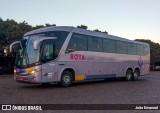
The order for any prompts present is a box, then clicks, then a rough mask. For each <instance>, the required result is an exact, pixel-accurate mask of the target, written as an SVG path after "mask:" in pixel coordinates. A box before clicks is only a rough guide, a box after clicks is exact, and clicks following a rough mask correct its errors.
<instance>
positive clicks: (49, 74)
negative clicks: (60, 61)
mask: <svg viewBox="0 0 160 113" xmlns="http://www.w3.org/2000/svg"><path fill="white" fill-rule="evenodd" d="M54 71H55V64H54V63H53V62H52V63H45V64H42V83H49V82H54Z"/></svg>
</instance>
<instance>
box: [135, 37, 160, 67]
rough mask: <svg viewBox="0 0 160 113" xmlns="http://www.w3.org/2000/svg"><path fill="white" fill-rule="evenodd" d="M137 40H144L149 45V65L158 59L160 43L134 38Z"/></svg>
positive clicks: (159, 58) (159, 56) (159, 57)
mask: <svg viewBox="0 0 160 113" xmlns="http://www.w3.org/2000/svg"><path fill="white" fill-rule="evenodd" d="M136 41H139V42H145V43H148V44H149V45H150V58H151V61H150V62H151V65H153V64H154V63H155V62H159V61H160V44H159V43H155V42H152V41H151V40H144V39H136Z"/></svg>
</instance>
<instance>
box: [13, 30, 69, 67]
mask: <svg viewBox="0 0 160 113" xmlns="http://www.w3.org/2000/svg"><path fill="white" fill-rule="evenodd" d="M68 34H69V32H65V31H49V32H45V33H39V34H33V35H28V36H25V37H24V39H23V40H22V41H21V42H20V44H19V46H18V49H17V54H16V62H15V63H16V66H18V67H27V66H29V65H33V64H35V63H38V62H39V61H40V56H41V55H40V53H41V52H40V51H41V50H40V47H39V49H34V46H33V45H34V42H35V40H37V39H39V38H42V37H56V38H57V39H56V40H55V42H54V46H52V47H54V48H51V46H50V45H45V48H44V49H46V48H47V49H48V48H50V49H48V50H50V51H51V50H54V51H55V53H54V56H53V58H54V59H55V58H56V57H57V56H58V54H59V52H60V49H61V47H62V45H63V43H64V41H65V39H66V38H67V36H68ZM40 45H41V44H40ZM42 51H43V50H42ZM42 59H43V58H42ZM54 59H52V60H54Z"/></svg>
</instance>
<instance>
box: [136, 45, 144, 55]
mask: <svg viewBox="0 0 160 113" xmlns="http://www.w3.org/2000/svg"><path fill="white" fill-rule="evenodd" d="M137 54H138V55H143V45H140V44H137Z"/></svg>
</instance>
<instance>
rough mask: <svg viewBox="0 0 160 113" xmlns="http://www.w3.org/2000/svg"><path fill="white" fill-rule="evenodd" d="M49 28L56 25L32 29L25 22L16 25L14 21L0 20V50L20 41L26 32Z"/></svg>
mask: <svg viewBox="0 0 160 113" xmlns="http://www.w3.org/2000/svg"><path fill="white" fill-rule="evenodd" d="M50 26H56V24H49V23H46V24H45V26H44V25H37V26H36V27H32V26H31V25H28V23H27V22H25V21H23V22H20V23H17V22H16V21H14V20H9V19H7V20H5V21H4V20H2V19H1V18H0V48H1V49H2V48H4V47H6V46H7V45H9V44H10V43H12V42H14V41H16V40H21V39H22V38H23V36H24V34H25V33H26V32H28V31H31V30H34V29H38V28H43V27H50Z"/></svg>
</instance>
